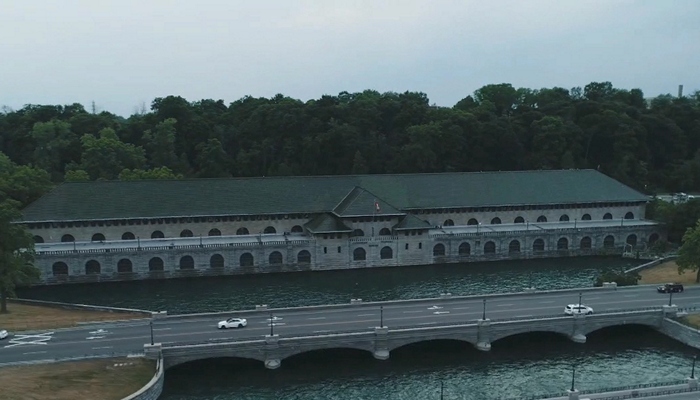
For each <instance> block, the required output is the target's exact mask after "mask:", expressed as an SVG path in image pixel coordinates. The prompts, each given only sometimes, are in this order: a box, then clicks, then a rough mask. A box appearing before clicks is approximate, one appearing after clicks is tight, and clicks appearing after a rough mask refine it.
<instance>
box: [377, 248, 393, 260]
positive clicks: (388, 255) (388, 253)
mask: <svg viewBox="0 0 700 400" xmlns="http://www.w3.org/2000/svg"><path fill="white" fill-rule="evenodd" d="M379 258H381V259H382V260H389V259H392V258H394V250H392V249H391V247H389V246H384V247H382V249H381V250H379Z"/></svg>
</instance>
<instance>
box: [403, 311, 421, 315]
mask: <svg viewBox="0 0 700 400" xmlns="http://www.w3.org/2000/svg"><path fill="white" fill-rule="evenodd" d="M422 312H423V310H412V311H402V313H404V314H415V313H422Z"/></svg>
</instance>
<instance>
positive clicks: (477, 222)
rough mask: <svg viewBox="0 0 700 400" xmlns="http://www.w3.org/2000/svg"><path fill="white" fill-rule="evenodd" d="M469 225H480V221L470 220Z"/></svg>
mask: <svg viewBox="0 0 700 400" xmlns="http://www.w3.org/2000/svg"><path fill="white" fill-rule="evenodd" d="M467 225H479V221H477V220H476V218H469V221H467Z"/></svg>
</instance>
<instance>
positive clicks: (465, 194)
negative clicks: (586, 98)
mask: <svg viewBox="0 0 700 400" xmlns="http://www.w3.org/2000/svg"><path fill="white" fill-rule="evenodd" d="M354 187H360V188H363V189H365V190H367V191H369V192H370V193H373V194H376V195H377V197H378V198H380V199H381V200H383V201H385V202H386V203H388V204H391V205H393V206H394V207H395V208H398V209H400V210H403V211H406V210H410V209H427V208H459V207H483V206H503V205H542V204H567V203H590V202H615V201H618V202H619V201H626V202H646V201H648V200H649V198H648V197H647V196H645V195H643V194H641V193H639V192H637V191H635V190H633V189H631V188H629V187H627V186H625V185H623V184H621V183H619V182H617V181H615V180H614V179H612V178H610V177H608V176H606V175H603V174H602V173H600V172H598V171H594V170H559V171H520V172H454V173H442V174H398V175H349V176H294V177H266V178H233V179H183V180H140V181H96V182H67V183H63V184H61V185H59V186H58V187H56V188H55V189H54V190H52V191H51V192H49V193H48V194H46V195H45V196H43V197H42V198H40V199H39V200H37V201H35V202H34V203H32V204H30V205H29V206H28V207H26V208H25V209H24V210H23V215H24V217H23V220H22V221H24V222H39V221H76V220H99V219H124V218H153V217H156V218H157V217H183V216H216V215H252V214H283V213H285V214H286V213H309V214H315V213H321V212H332V211H333V209H334V208H335V207H336V206H337V205H339V203H340V202H341V201H342V200H343V199H344V198H345V197H346V196H347V194H348V193H349V192H350V191H352V190H353V188H354Z"/></svg>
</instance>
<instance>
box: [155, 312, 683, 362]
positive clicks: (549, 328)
mask: <svg viewBox="0 0 700 400" xmlns="http://www.w3.org/2000/svg"><path fill="white" fill-rule="evenodd" d="M676 311H677V308H676V307H675V306H659V307H652V308H645V309H637V310H618V311H615V310H613V311H606V312H602V313H597V314H593V315H577V316H564V315H561V314H560V315H553V316H539V317H536V318H532V317H529V318H528V317H516V318H510V319H501V320H498V319H496V320H491V319H478V320H476V321H474V322H467V323H462V324H455V323H453V324H445V325H433V326H412V327H387V326H378V327H374V328H368V329H362V330H356V331H348V332H322V333H316V334H303V335H295V336H282V337H281V336H279V335H277V334H272V335H265V336H264V338H261V339H241V340H229V341H222V342H219V343H211V342H209V343H192V344H176V345H162V344H159V343H155V344H153V345H149V344H147V345H145V353H146V355H147V356H149V357H153V358H158V357H161V356H162V357H163V361H164V365H165V368H169V367H172V366H175V365H178V364H182V363H186V362H189V361H195V360H202V359H208V358H219V357H240V358H249V359H254V360H259V361H261V362H263V363H264V364H265V367H267V368H270V369H275V368H278V367H279V366H280V365H281V362H282V360H284V359H285V358H287V357H291V356H294V355H296V354H301V353H305V352H309V351H315V350H323V349H332V348H351V349H358V350H364V351H368V352H370V353H372V355H373V356H374V357H375V358H377V359H380V360H386V359H388V358H389V356H390V352H391V351H392V350H394V349H397V348H399V347H402V346H406V345H409V344H412V343H418V342H424V341H431V340H457V341H462V342H467V343H470V344H472V345H474V346H475V347H476V348H477V349H479V350H482V351H488V350H490V349H491V345H492V343H494V342H496V341H498V340H499V339H503V338H506V337H508V336H512V335H517V334H522V333H530V332H554V333H558V334H561V335H564V336H566V337H568V338H570V339H571V340H573V341H574V342H577V343H585V342H586V335H587V334H589V333H591V332H594V331H596V330H599V329H603V328H607V327H612V326H618V325H624V324H637V325H646V326H650V327H652V328H655V329H658V330H661V328H662V325H663V324H664V320H665V317H666V316H667V315H675V313H676Z"/></svg>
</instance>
